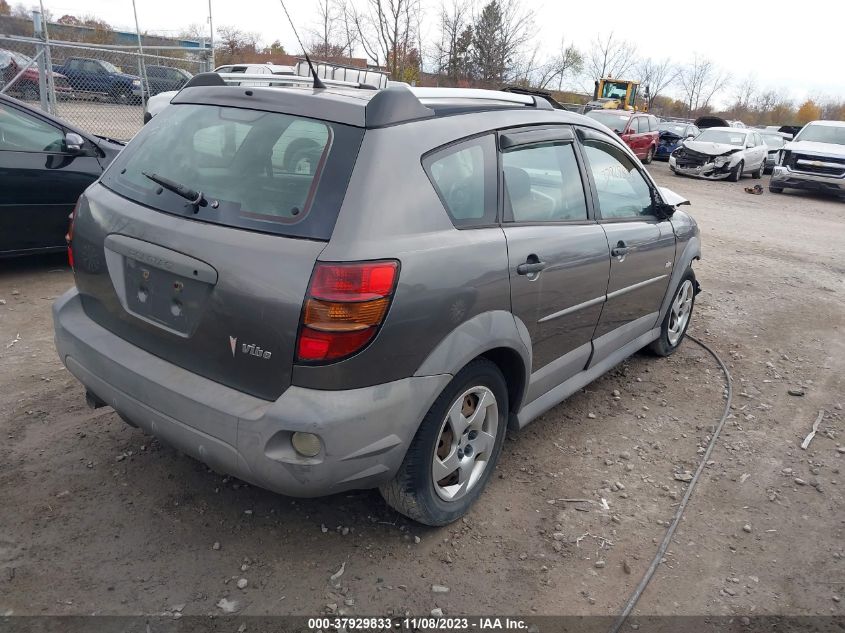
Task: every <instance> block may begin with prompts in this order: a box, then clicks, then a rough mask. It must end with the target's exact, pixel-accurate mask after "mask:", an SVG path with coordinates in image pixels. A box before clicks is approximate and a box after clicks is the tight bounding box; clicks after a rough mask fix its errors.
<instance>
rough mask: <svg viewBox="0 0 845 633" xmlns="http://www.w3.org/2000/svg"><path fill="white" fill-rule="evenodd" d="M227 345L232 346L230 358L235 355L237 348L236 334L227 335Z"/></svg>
mask: <svg viewBox="0 0 845 633" xmlns="http://www.w3.org/2000/svg"><path fill="white" fill-rule="evenodd" d="M229 347H231V348H232V358H234V357H235V350H236V349H238V337H237V336H230V337H229Z"/></svg>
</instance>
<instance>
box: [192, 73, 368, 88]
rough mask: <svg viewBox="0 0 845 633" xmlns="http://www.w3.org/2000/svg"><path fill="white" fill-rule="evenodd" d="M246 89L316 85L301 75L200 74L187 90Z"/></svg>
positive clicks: (328, 81)
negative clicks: (211, 87)
mask: <svg viewBox="0 0 845 633" xmlns="http://www.w3.org/2000/svg"><path fill="white" fill-rule="evenodd" d="M323 83H324V84H325V85H326V86H334V87H339V88H360V89H363V90H368V89H369V90H373V88H372V87H371V86H367V85H366V84H359V83H354V82H351V81H340V80H339V79H323ZM244 84H246V87H250V86H253V87H256V88H261V87H265V88H266V87H269V86H274V87H283V86H312V85H313V84H314V78H313V77H303V76H301V75H270V74H261V73H254V74H253V73H213V72H212V73H199V74H197V75H194V76H193V77H192V78H191V79H190V80H189V81H188V83H186V84H185V86H184V87H185V88H193V87H195V86H243V85H244Z"/></svg>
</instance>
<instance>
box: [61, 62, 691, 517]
mask: <svg viewBox="0 0 845 633" xmlns="http://www.w3.org/2000/svg"><path fill="white" fill-rule="evenodd" d="M218 79H219V78H218ZM191 81H192V82H196V84H194V85H192V84H191V82H189V85H188V87H186V88H185V89H184V90H182V92H180V93H179V95H177V96H176V97H175V98H174V99H173V103H172V105H171V106H169V107H168V108H166V109H164V110H163V111H162V112H161V113H160V114H159V115H157V116H156V117H155V118H154V119H153V120H152V121H151V122H150V123H149V124H148V125H146V126H145V127H144V129H143V130H142V131H141V132H139V133H138V135H137V136H136V137H135V138H134V139H133V140H132V141H131V142H130V143H129V145H128V146H127V147H126V149H124V150H123V152H122V153H121V154H120V155H119V156H118V157H117V158H116V159H115V161H114V162H113V163H112V165H111V167H110V168H109V169H108V170H107V171H106V173H105V174H104V175H103V177H102V179H101V180H100V181H98V182H97V183H96V184H94V185H92V186H91V187H89V188H88V190H87V191H86V192H85V194H84V195H83V196H82V198H81V199H80V201H79V204H78V206H77V208H76V211H75V212H74V217H73V224H72V228H71V241H70V249H71V251H72V254H73V261H74V276H75V282H76V287H75V288H73V289H72V290H70V291H68V292H67V293H66V294H64V295H63V296H62V297H60V298H59V299H58V300H57V301H56V302H55V305H54V307H53V314H54V320H55V332H56V345H57V348H58V352H59V356H60V357H61V359H62V361H63V362H64V363H65V365H66V366H67V368H68V369H69V370H70V371H71V373H73V375H74V376H76V377H77V378H78V379H79V380H80V381H81V382H82V383H83V385H84V386H85V388H86V391H87V399H88V401H89V403H90V404H92V405H93V406H104V405H108V406H111V407H113V408H114V409H115V410H116V411H117V412H118V413H119V414H120V415H121V417H123V419H125V420H126V421H127V422H128V423H129V424H131V425H133V426H138V427H140V428H142V429H144V431H146V432H148V433H151V434H153V435H155V436H157V437H159V438H161V439H162V440H163V441H165V442H168V443H170V444H172V445H173V446H176V447H177V448H179V449H180V450H182V451H183V452H185V453H187V454H189V455H192V456H194V457H196V458H197V459H199V460H202V461H203V462H205V463H206V464H208V465H209V466H211V467H212V468H214V469H215V470H218V471H222V472H225V473H231V474H234V475H236V476H238V477H240V478H242V479H244V480H246V481H249V482H252V483H254V484H256V485H259V486H263V487H265V488H268V489H270V490H274V491H277V492H279V493H283V494H288V495H295V496H303V497H309V496H317V495H326V494H331V493H336V492H340V491H343V490H348V489H352V488H371V487H378V488H380V490H381V492H382V494H383V496H384V498H385V499H386V500H387V502H388V503H389V504H390V505H391V506H393V507H394V508H396V509H397V510H398V511H400V512H402V513H403V514H405V515H407V516H409V517H411V518H413V519H415V520H417V521H420V522H422V523H426V524H430V525H442V524H446V523H449V522H450V521H454V520H455V519H457V518H458V517H460V516H461V515H463V514H464V513H465V512H466V511H467V509H468V508H469V507H470V505H471V504H472V503H473V502H474V501H475V500H476V499H477V498H478V497H479V495H480V494H481V492H482V490H483V489H484V486H485V485H486V483H487V482H488V480H489V479H490V477H491V474H492V472H493V470H494V468H495V466H496V461H497V459H498V458H499V454H500V451H501V448H502V443H503V442H504V438H505V433H506V431H507V429H509V428H510V429H519V428H522V427H524V426H525V425H526V424H528V423H529V422H531V421H532V420H534V419H536V418H537V417H538V416H540V415H541V414H543V413H544V412H545V411H547V410H549V409H550V408H552V407H554V406H555V405H557V404H558V403H560V402H561V401H563V400H564V399H565V398H567V397H568V396H569V395H570V394H572V393H574V392H576V391H578V390H579V389H581V388H583V387H584V386H585V385H587V384H588V383H590V382H591V381H593V380H595V379H596V378H598V377H599V376H601V375H602V374H603V373H605V372H606V371H608V370H609V369H611V368H612V367H614V366H615V365H617V364H618V363H620V362H621V361H622V360H624V359H625V358H626V357H628V356H630V355H631V354H633V353H635V352H637V351H638V350H640V349H643V348H648V349H649V350H651V351H652V352H653V353H654V354H657V355H659V356H665V355H667V354H671V353H672V352H673V351H675V350H676V349H677V348H678V346H679V345H681V343H682V341H683V339H684V334H685V332H686V329H687V326H688V325H689V322H690V315H691V313H692V309H693V304H694V300H695V295H696V292H697V291H698V284H697V282H696V279H695V275H694V273H693V270H692V263H693V261H694V260H697V259H698V258H699V257H700V254H701V249H700V238H699V231H698V227H697V225H696V223H695V221H694V220H693V219H692V218H691V217H690V216H689V215H687V214H686V213H684V212H682V211H679V210H677V207H678V206H679V205H682V204H684V203H686V201H685V200H684V199H682V198H681V197H679V196H678V195H676V194H673V193H672V192H671V191H668V190H665V189H660V188H658V187H657V185H656V184H655V182H654V181H653V180H652V178H651V176H650V175H649V174H648V172H646V171H645V169H644V168H643V166H642V165H641V163H640V161H639V160H637V159H636V157H635V156H634V155H633V154H632V153H631V151H630V150H629V149H628V148H627V147H626V146H625V145H624V144H623V143H622V142H621V141H620V140H619V139H618V138H617V137H616V135H615V134H613V133H612V132H611V131H610V130H608V129H607V128H606V127H604V126H603V125H601V124H600V123H598V122H597V121H594V120H592V119H589V118H586V117H583V116H580V115H577V114H573V113H570V112H565V111H563V110H559V109H553V107H552V106H551V105H550V104H549V102H548V101H546V100H545V99H543V98H541V97H537V96H531V95H524V94H512V93H506V92H489V91H474V90H466V91H461V90H457V91H456V90H449V89H410V88H408V87H407V86H402V85H396V86H391V87H389V88H387V89H385V90H360V89H354V88H349V87H329V88H328V89H325V90H322V89H317V90H314V89H312V88H310V87H307V88H295V87H285V88H262V87H255V88H250V89H249V90H244V88H243V87H235V86H229V85H224V82H223V80H222V79H219V82H217V84H215V82H214V81H213V78H212V79H210V78H209V76H208V75H199V76H197V77H195V78H194V79H193V80H191ZM576 476H577V475H576Z"/></svg>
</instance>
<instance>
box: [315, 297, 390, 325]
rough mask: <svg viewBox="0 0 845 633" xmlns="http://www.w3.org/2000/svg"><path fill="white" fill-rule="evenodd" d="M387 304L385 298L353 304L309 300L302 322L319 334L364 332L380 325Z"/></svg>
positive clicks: (387, 300)
mask: <svg viewBox="0 0 845 633" xmlns="http://www.w3.org/2000/svg"><path fill="white" fill-rule="evenodd" d="M389 302H390V300H389V299H388V298H387V297H383V298H381V299H375V300H373V301H360V302H355V303H346V302H340V301H320V300H319V299H309V300H308V302H307V303H306V304H305V318H304V319H303V321H302V322H303V324H304V325H307V326H308V327H310V328H312V329H314V330H319V331H321V332H355V331H357V330H365V329H367V328H368V327H371V326H373V325H378V324H379V323H381V321H382V319H384V313H385V312H387V306H388V304H389Z"/></svg>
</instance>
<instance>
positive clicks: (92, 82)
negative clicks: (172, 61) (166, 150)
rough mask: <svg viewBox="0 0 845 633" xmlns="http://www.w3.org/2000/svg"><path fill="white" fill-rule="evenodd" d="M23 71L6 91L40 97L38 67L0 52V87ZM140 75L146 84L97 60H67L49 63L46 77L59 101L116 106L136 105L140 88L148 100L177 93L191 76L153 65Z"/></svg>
mask: <svg viewBox="0 0 845 633" xmlns="http://www.w3.org/2000/svg"><path fill="white" fill-rule="evenodd" d="M27 66H28V67H27ZM24 68H25V69H26V70H25V71H24V73H23V75H21V77H20V78H18V79H17V81H15V82H14V84H13V85H12V86H11V87H10V88H9V89H8V90H7V92H9V93H12V94H13V95H14V96H18V97H20V98H22V99H25V100H27V101H34V100H37V99H38V98H39V94H40V88H39V79H40V71H39V69H38V65H37V64H33V63H32V59H31V58H29V57H27V56H26V55H23V54H21V53H17V52H14V51H8V50H3V49H0V87H2V86H3V85H6V84H8V83H9V82H11V81H13V80H14V78H15V77H16V76H17V75H18V73H19V72H20V71H21V70H22V69H24ZM144 73H145V75H146V82H145V81H143V80H142V79H141V77H140V76H139V75H136V74H131V73H125V72H123V71H122V70H121V69H119V68H118V67H116V66H115V65H114V64H112V63H110V62H107V61H104V60H101V59H90V58H87V57H68V58H66V59H65V60H64V61H63V62H62V63H60V64H53V68H52V70H50V71H49V77H50V79H52V81H53V86H54V89H55V92H56V97H57V98H59V99H71V98H82V97H85V98H90V97H97V98H107V99H109V100H111V101H114V102H116V103H140V101H141V95H142V88H141V86H142V85H143V86H144V89H143V95H144V96H145V97H149V96H152V95H156V94H159V93H160V92H165V91H170V90H179V89H180V88H181V87H182V86H184V85H185V84H186V83H187V82H188V80H189V79H190V78H191V77H193V75H192V74H191V73H189V72H188V71H187V70H184V69H181V68H171V67H169V66H161V65H157V64H147V65H146V66H145V67H144Z"/></svg>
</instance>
